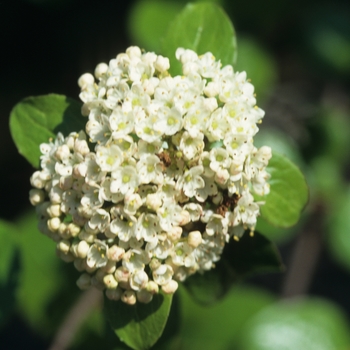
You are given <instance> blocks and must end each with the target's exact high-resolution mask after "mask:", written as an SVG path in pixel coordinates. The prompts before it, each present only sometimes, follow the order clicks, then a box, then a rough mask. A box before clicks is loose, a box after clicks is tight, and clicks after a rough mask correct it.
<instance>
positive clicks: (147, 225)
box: [135, 213, 160, 242]
mask: <svg viewBox="0 0 350 350" xmlns="http://www.w3.org/2000/svg"><path fill="white" fill-rule="evenodd" d="M158 233H160V227H159V223H158V218H157V216H156V215H153V214H145V213H143V214H141V216H140V217H139V218H138V220H137V225H136V233H135V236H136V238H137V239H138V240H140V239H141V238H143V239H144V240H145V241H146V242H151V241H154V240H156V239H157V234H158Z"/></svg>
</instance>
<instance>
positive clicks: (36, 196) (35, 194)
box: [29, 188, 45, 205]
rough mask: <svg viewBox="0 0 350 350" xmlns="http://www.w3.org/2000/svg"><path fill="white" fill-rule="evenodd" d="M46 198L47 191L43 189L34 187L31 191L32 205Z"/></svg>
mask: <svg viewBox="0 0 350 350" xmlns="http://www.w3.org/2000/svg"><path fill="white" fill-rule="evenodd" d="M44 199H45V193H44V191H43V190H39V189H36V188H33V189H31V190H30V191H29V200H30V203H31V204H32V205H38V204H40V203H42V202H43V201H44Z"/></svg>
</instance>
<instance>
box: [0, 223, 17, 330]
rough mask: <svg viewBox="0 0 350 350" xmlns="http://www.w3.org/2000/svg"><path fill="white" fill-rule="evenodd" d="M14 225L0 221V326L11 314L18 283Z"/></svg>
mask: <svg viewBox="0 0 350 350" xmlns="http://www.w3.org/2000/svg"><path fill="white" fill-rule="evenodd" d="M16 233H17V232H16V228H15V226H13V225H11V224H10V223H8V222H6V221H3V220H1V221H0V257H1V258H0V295H1V299H0V326H2V325H3V324H5V322H6V320H7V318H8V317H10V316H11V314H12V312H13V309H14V305H15V298H14V295H15V294H14V293H15V290H16V288H17V284H18V280H17V277H18V273H19V270H20V268H21V267H22V266H21V261H20V259H19V254H18V248H17V244H16V242H15V235H16Z"/></svg>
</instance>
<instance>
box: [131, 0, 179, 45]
mask: <svg viewBox="0 0 350 350" xmlns="http://www.w3.org/2000/svg"><path fill="white" fill-rule="evenodd" d="M182 7H183V5H182V4H180V3H179V2H175V1H159V0H151V1H150V0H143V1H138V2H136V4H135V5H134V6H133V8H132V10H131V13H130V16H129V19H128V26H129V30H130V34H131V36H132V37H133V39H134V40H133V42H134V44H136V45H138V46H140V47H142V48H144V49H146V50H147V51H155V52H158V51H159V49H160V41H159V36H160V34H161V33H164V32H165V31H166V30H167V28H168V25H169V22H171V21H172V20H173V18H174V16H175V15H176V14H177V13H179V12H180V10H181V9H182Z"/></svg>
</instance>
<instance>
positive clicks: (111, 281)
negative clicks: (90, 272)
mask: <svg viewBox="0 0 350 350" xmlns="http://www.w3.org/2000/svg"><path fill="white" fill-rule="evenodd" d="M103 283H104V284H105V286H106V288H107V289H115V288H117V287H118V282H117V281H116V279H115V278H114V276H113V275H111V274H108V275H106V276H104V277H103Z"/></svg>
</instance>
